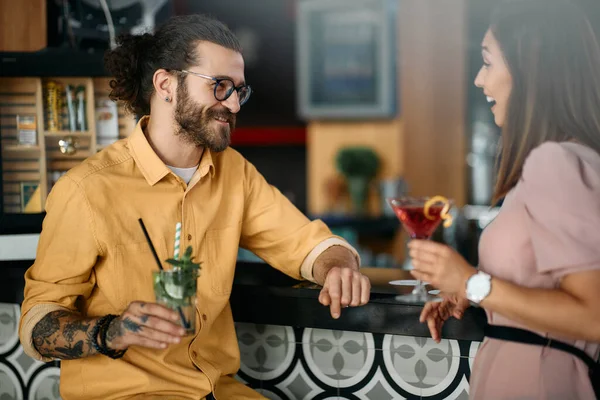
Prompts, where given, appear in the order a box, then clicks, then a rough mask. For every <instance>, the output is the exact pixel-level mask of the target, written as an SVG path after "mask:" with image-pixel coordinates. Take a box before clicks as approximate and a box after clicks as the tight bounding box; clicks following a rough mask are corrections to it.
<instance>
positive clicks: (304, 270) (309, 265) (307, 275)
mask: <svg viewBox="0 0 600 400" xmlns="http://www.w3.org/2000/svg"><path fill="white" fill-rule="evenodd" d="M332 246H342V247H345V248H347V249H348V250H350V251H351V252H352V254H354V257H356V262H357V263H358V266H359V267H360V256H359V255H358V252H357V251H356V249H355V248H354V247H352V246H350V245H349V244H348V242H346V241H345V240H342V239H338V238H329V239H325V240H323V241H322V242H321V243H319V244H318V245H316V246H315V247H314V248H313V249H312V250H311V252H310V253H308V255H307V256H306V258H305V259H304V261H303V262H302V265H301V266H300V275H302V277H303V278H304V279H306V280H307V281H311V282H313V283H317V281H315V277H314V275H313V265H314V263H315V261H316V259H317V257H319V256H320V255H321V253H323V252H324V251H325V250H327V249H328V248H330V247H332Z"/></svg>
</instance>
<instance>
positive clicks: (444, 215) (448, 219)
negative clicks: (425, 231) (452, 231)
mask: <svg viewBox="0 0 600 400" xmlns="http://www.w3.org/2000/svg"><path fill="white" fill-rule="evenodd" d="M438 203H442V204H443V205H444V206H443V207H442V211H440V218H441V219H442V220H443V221H444V228H448V227H450V226H451V225H452V215H450V214H449V213H448V211H450V200H448V199H447V198H445V197H444V196H433V197H432V198H430V199H429V200H427V201H426V202H425V205H424V206H423V214H424V215H425V218H427V219H430V220H434V219H435V217H433V216H432V215H431V214H429V209H430V208H431V207H432V206H433V205H434V204H438Z"/></svg>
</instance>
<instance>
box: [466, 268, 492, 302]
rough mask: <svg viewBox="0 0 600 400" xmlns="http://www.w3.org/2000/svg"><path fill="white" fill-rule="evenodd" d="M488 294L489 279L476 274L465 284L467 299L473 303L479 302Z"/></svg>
mask: <svg viewBox="0 0 600 400" xmlns="http://www.w3.org/2000/svg"><path fill="white" fill-rule="evenodd" d="M489 293H490V277H489V275H487V274H483V273H482V272H478V273H477V274H475V275H473V276H472V277H471V278H470V279H469V281H468V282H467V298H468V299H469V300H471V301H474V302H480V301H481V300H483V299H484V298H485V297H486V296H487V295H488V294H489Z"/></svg>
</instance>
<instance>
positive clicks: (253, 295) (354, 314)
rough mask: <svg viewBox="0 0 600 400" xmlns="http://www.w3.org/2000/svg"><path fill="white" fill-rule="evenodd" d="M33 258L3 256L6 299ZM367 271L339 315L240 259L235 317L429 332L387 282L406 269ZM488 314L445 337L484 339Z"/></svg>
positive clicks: (13, 295)
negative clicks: (359, 292)
mask: <svg viewBox="0 0 600 400" xmlns="http://www.w3.org/2000/svg"><path fill="white" fill-rule="evenodd" d="M31 264H32V261H2V262H0V271H1V274H2V278H1V279H0V302H2V303H21V302H22V301H23V288H24V278H23V275H24V273H25V271H26V270H27V268H28V267H29V266H30V265H31ZM363 272H364V273H365V274H366V275H368V276H369V278H370V279H371V283H372V292H371V301H370V302H369V304H367V305H365V306H362V307H357V308H352V307H350V308H346V309H343V310H342V315H341V317H340V318H339V319H337V320H335V319H333V318H332V317H331V315H330V313H329V308H328V307H324V306H322V305H321V304H320V303H319V301H318V296H319V291H320V287H318V286H317V285H314V284H311V283H308V282H299V281H296V280H294V279H292V278H290V277H288V276H287V275H284V274H283V273H281V272H279V271H278V270H276V269H274V268H272V267H270V266H269V265H267V264H263V263H248V262H238V266H237V271H236V275H235V280H234V284H233V290H232V293H231V307H232V311H233V318H234V320H235V321H237V322H249V323H256V324H269V325H287V326H293V327H306V328H320V329H337V330H347V331H358V332H371V333H380V334H395V335H404V336H421V337H429V332H428V330H427V326H426V325H424V324H421V323H419V314H420V313H421V310H422V308H423V307H422V306H421V305H414V304H402V303H399V302H398V301H397V300H396V299H395V297H396V294H397V290H398V287H392V286H390V285H388V284H387V282H389V281H390V280H393V279H407V278H408V276H407V274H406V272H405V271H400V270H391V269H383V268H364V269H363ZM404 290H405V291H410V288H404ZM485 320H486V317H485V313H484V312H483V310H482V309H478V308H473V307H471V308H469V309H468V310H467V311H466V312H465V314H464V316H463V318H462V320H460V321H458V320H456V319H453V318H452V319H450V320H449V321H447V322H446V323H445V324H444V328H443V331H442V337H443V338H446V339H459V340H475V341H481V340H483V330H482V327H483V324H484V322H485Z"/></svg>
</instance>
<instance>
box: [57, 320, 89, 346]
mask: <svg viewBox="0 0 600 400" xmlns="http://www.w3.org/2000/svg"><path fill="white" fill-rule="evenodd" d="M89 328H90V324H89V323H87V324H86V323H85V322H83V321H73V322H70V323H67V324H65V327H64V329H63V335H64V336H65V339H67V342H69V343H73V336H74V335H75V333H76V332H77V331H81V332H87V331H88V329H89Z"/></svg>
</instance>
